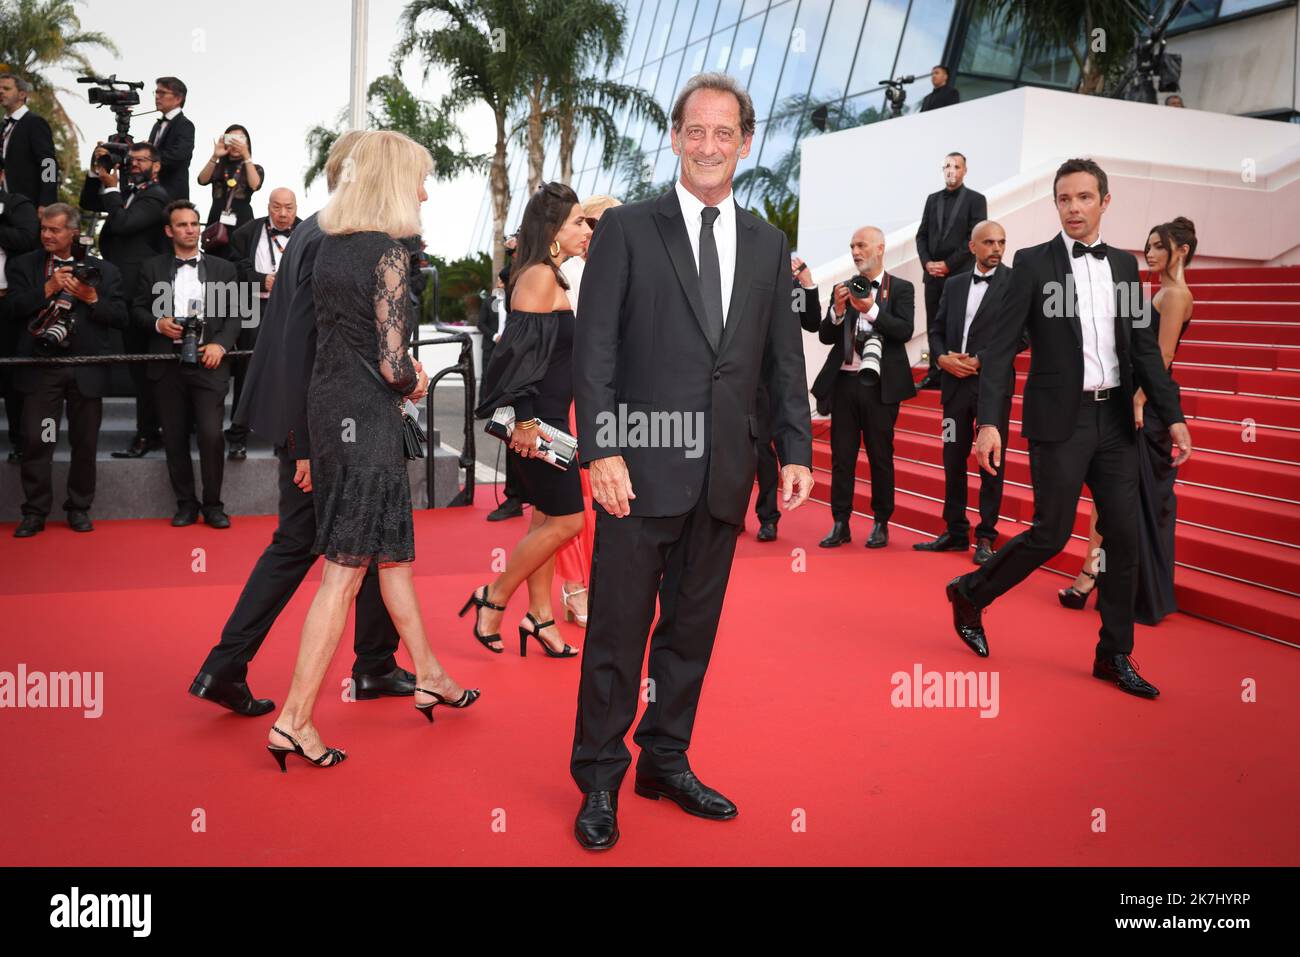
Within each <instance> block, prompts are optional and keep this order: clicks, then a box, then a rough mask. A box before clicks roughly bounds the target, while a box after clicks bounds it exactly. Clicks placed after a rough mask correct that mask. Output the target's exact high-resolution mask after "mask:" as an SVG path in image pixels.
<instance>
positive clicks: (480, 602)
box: [430, 585, 506, 720]
mask: <svg viewBox="0 0 1300 957" xmlns="http://www.w3.org/2000/svg"><path fill="white" fill-rule="evenodd" d="M482 587H483V597H482V598H479V597H478V589H477V588H475V589H474V590H473V591H472V592H471V593H470V596H469V601H467V602H465V607H464V608H462V609H461V610H460V614H459V615H457V616H456V617H458V618H464V617H465V612H467V611H469V610H470V608H471V607H473V606H478V607H476V608H474V637H475V638H477V639H478V640H479V644H481V645H482V646H483V647H484V648H486V649H487V650H488V651H490V652H492V654H494V655H499V654H501V652H503V651H505V650H506V649H505V647H504V642H503V643H502V644H503V647H501V648H493V647H492V644H491V643H492V642H494V641H501V636H500V635H499V634H496V635H480V634H479V633H478V610H479V608H491V609H492V610H493V611H505V610H506V606H505V605H498V604H496V602H491V601H488V599H487V596H488V586H487V585H484V586H482ZM430 720H432V717H431V718H430Z"/></svg>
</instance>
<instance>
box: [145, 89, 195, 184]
mask: <svg viewBox="0 0 1300 957" xmlns="http://www.w3.org/2000/svg"><path fill="white" fill-rule="evenodd" d="M154 82H155V84H156V85H155V87H154V91H153V105H154V107H155V108H156V109H157V110H158V112H159V113H160V114H162V115H161V116H160V117H159V118H158V119H157V120H156V121H154V124H153V129H151V130H150V131H149V142H150V143H152V144H153V145H154V146H155V147H157V149H158V155H159V159H160V161H161V163H162V168H161V171H160V172H159V175H158V182H159V183H161V184H162V188H163V189H165V190H167V195H168V196H169V197H171V198H172V199H189V198H190V158H191V157H192V156H193V155H194V124H193V123H192V122H190V118H189V117H188V116H186V115H185V113H184V106H185V97H186V94H187V90H186V87H185V84H184V83H182V82H181V81H180V80H179V79H177V78H176V77H174V76H160V77H158V79H157V80H155V81H154Z"/></svg>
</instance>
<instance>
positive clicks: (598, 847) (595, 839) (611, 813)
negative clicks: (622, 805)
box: [573, 791, 618, 851]
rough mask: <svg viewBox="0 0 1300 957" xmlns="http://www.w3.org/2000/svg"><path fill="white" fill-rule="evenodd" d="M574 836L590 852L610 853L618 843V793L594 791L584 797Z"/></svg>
mask: <svg viewBox="0 0 1300 957" xmlns="http://www.w3.org/2000/svg"><path fill="white" fill-rule="evenodd" d="M573 835H574V837H576V838H577V839H578V843H579V844H581V845H582V846H583V847H585V848H586V849H587V850H589V851H608V850H609V849H610V848H611V847H613V846H614V845H615V844H617V843H618V792H617V791H592V792H590V793H588V794H584V795H583V797H582V807H580V808H579V809H578V819H577V820H576V821H574V822H573Z"/></svg>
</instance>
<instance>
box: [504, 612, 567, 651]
mask: <svg viewBox="0 0 1300 957" xmlns="http://www.w3.org/2000/svg"><path fill="white" fill-rule="evenodd" d="M524 614H525V615H526V617H527V618H528V620H529V621H531V622H532V623H533V627H534V628H535V629H536V630H535V631H529V630H528V629H527V628H525V627H524V626H523V625H520V626H519V657H520V658H526V657H527V656H528V638H529V636H530V635H531V636H532V637H533V638H536V639H537V643H538V644H539V645H541V646H542V651H544V652H546V657H548V658H572V657H574V656H575V655H577V653H578V649H577V648H571V647H570V646H569V645H568V643H566V644H565V645H564V650H563V651H552V650H551V646H550V645H548V644H547V643H546V640H545V639H544V638H542V636H541V635H540V634H538V632H540V631H541V630H542V629H543V628H550V627H551V626H552V625H553V624H555V619H554V618H551V619H549V620H547V621H538V620H537V619H536V618H534V617H533V613H532V612H531V611H529V612H525V613H524Z"/></svg>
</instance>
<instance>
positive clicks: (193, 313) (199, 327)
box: [176, 299, 203, 366]
mask: <svg viewBox="0 0 1300 957" xmlns="http://www.w3.org/2000/svg"><path fill="white" fill-rule="evenodd" d="M185 311H186V313H188V315H185V316H177V317H176V321H177V322H178V323H179V324H180V327H181V363H182V364H184V365H188V366H196V365H198V364H199V341H200V340H201V339H202V338H203V302H202V301H201V300H199V299H191V300H190V302H189V308H188V309H186V310H185Z"/></svg>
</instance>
